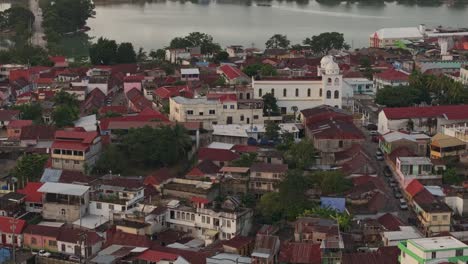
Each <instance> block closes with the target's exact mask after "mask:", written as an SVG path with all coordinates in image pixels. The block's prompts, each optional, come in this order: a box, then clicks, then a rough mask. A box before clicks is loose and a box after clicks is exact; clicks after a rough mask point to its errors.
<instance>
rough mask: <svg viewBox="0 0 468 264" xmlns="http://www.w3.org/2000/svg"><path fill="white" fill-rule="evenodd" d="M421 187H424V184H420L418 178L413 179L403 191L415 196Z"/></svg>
mask: <svg viewBox="0 0 468 264" xmlns="http://www.w3.org/2000/svg"><path fill="white" fill-rule="evenodd" d="M423 189H424V185H422V184H421V183H420V182H419V181H418V180H416V179H414V180H412V181H411V182H410V183H409V184H408V186H406V189H405V191H406V192H407V193H408V194H409V195H410V196H411V197H414V196H416V194H418V193H419V192H420V191H422V190H423Z"/></svg>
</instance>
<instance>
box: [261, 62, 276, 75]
mask: <svg viewBox="0 0 468 264" xmlns="http://www.w3.org/2000/svg"><path fill="white" fill-rule="evenodd" d="M260 75H262V76H276V75H278V72H277V71H276V69H275V67H273V66H272V65H271V64H263V65H262V66H261V67H260Z"/></svg>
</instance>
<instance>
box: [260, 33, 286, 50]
mask: <svg viewBox="0 0 468 264" xmlns="http://www.w3.org/2000/svg"><path fill="white" fill-rule="evenodd" d="M290 43H291V42H290V41H289V40H288V38H287V36H286V35H281V34H275V35H273V36H271V38H269V39H268V40H267V42H266V43H265V46H266V48H267V49H287V48H288V47H289V44H290Z"/></svg>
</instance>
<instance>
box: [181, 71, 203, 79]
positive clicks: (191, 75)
mask: <svg viewBox="0 0 468 264" xmlns="http://www.w3.org/2000/svg"><path fill="white" fill-rule="evenodd" d="M180 79H181V80H182V81H198V80H200V70H198V68H184V69H180Z"/></svg>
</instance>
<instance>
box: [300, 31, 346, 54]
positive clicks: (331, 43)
mask: <svg viewBox="0 0 468 264" xmlns="http://www.w3.org/2000/svg"><path fill="white" fill-rule="evenodd" d="M302 43H303V44H304V45H308V46H310V48H311V49H312V51H313V52H314V53H315V54H317V55H326V54H328V52H329V51H330V50H332V49H335V50H343V49H346V50H347V49H349V48H350V47H349V45H348V44H347V43H346V42H345V40H344V37H343V34H341V33H338V32H325V33H322V34H320V35H317V36H312V37H311V38H306V39H305V40H304V41H303V42H302Z"/></svg>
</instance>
